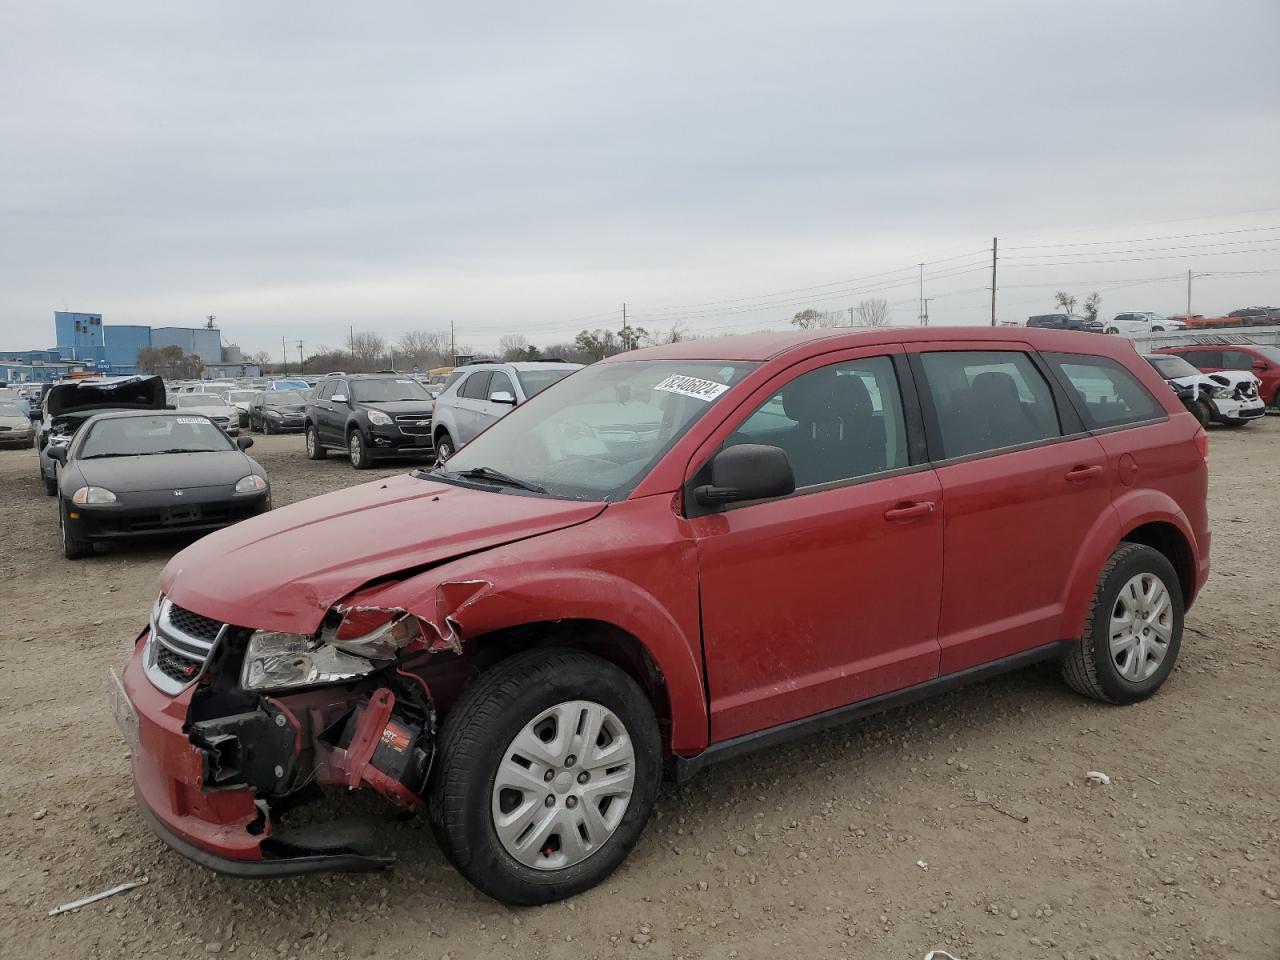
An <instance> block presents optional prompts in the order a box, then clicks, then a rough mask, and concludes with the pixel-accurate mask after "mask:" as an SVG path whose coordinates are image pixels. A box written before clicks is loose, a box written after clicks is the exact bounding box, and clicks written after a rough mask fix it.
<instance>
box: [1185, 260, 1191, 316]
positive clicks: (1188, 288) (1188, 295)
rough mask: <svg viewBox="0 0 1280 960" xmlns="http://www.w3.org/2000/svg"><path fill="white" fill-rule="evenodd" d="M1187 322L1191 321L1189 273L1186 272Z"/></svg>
mask: <svg viewBox="0 0 1280 960" xmlns="http://www.w3.org/2000/svg"><path fill="white" fill-rule="evenodd" d="M1186 319H1187V320H1190V319H1191V271H1190V270H1188V271H1187V316H1186Z"/></svg>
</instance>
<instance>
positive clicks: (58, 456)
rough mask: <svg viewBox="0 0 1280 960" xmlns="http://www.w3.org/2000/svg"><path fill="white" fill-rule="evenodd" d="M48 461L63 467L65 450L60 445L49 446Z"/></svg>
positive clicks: (65, 457) (65, 456)
mask: <svg viewBox="0 0 1280 960" xmlns="http://www.w3.org/2000/svg"><path fill="white" fill-rule="evenodd" d="M49 459H50V460H57V461H58V462H59V463H61V464H62V465H63V466H65V465H66V463H67V448H66V447H65V446H63V445H62V444H52V443H51V444H49Z"/></svg>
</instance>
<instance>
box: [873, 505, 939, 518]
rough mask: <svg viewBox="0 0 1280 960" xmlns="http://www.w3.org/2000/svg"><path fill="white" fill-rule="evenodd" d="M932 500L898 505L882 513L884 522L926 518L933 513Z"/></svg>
mask: <svg viewBox="0 0 1280 960" xmlns="http://www.w3.org/2000/svg"><path fill="white" fill-rule="evenodd" d="M933 507H934V503H933V501H932V500H916V501H914V502H912V503H900V504H898V505H897V506H896V507H891V508H890V509H888V510H886V511H885V512H884V518H885V519H886V520H914V519H915V518H916V517H927V516H929V514H931V513H933Z"/></svg>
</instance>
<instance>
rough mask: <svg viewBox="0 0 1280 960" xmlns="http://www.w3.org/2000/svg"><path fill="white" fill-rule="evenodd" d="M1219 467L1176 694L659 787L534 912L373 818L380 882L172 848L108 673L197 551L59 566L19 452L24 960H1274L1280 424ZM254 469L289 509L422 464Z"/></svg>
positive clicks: (12, 593) (3, 780)
mask: <svg viewBox="0 0 1280 960" xmlns="http://www.w3.org/2000/svg"><path fill="white" fill-rule="evenodd" d="M1211 444H1212V452H1211V461H1212V470H1213V482H1212V488H1211V500H1212V504H1211V506H1212V513H1213V521H1214V545H1213V547H1214V567H1215V571H1214V576H1213V578H1212V580H1211V582H1210V584H1209V587H1208V588H1207V589H1206V591H1205V592H1204V594H1203V596H1202V597H1201V599H1200V601H1199V603H1198V604H1197V605H1196V607H1195V609H1194V610H1193V611H1192V613H1191V615H1190V616H1189V618H1188V621H1187V636H1186V638H1185V640H1184V644H1183V648H1182V658H1181V662H1180V664H1179V666H1178V669H1177V671H1176V672H1175V673H1174V674H1173V676H1172V678H1171V679H1170V681H1169V683H1168V684H1167V685H1166V687H1165V689H1164V691H1163V692H1162V693H1161V694H1160V695H1159V696H1157V697H1156V698H1154V699H1153V700H1151V701H1148V702H1147V703H1144V704H1141V705H1139V706H1136V707H1129V708H1114V707H1113V708H1108V707H1103V706H1099V705H1097V704H1094V703H1091V702H1086V701H1084V700H1081V699H1080V698H1079V697H1077V696H1075V695H1074V694H1072V693H1071V692H1070V691H1068V690H1067V689H1066V688H1065V687H1064V686H1062V685H1061V684H1060V683H1059V682H1058V680H1057V678H1056V676H1055V674H1054V672H1053V671H1052V670H1049V669H1032V670H1028V671H1024V672H1021V673H1018V674H1015V675H1012V676H1008V677H1005V678H1002V679H999V680H996V681H994V682H990V683H985V684H981V685H977V686H974V687H970V688H967V689H965V690H962V691H959V692H956V693H953V694H950V695H948V696H945V697H943V698H941V699H939V700H935V701H931V702H926V703H922V704H917V705H915V706H912V707H909V708H904V709H900V710H896V711H893V712H891V713H888V714H886V715H883V716H881V717H879V718H877V719H874V720H871V721H869V722H864V723H861V724H858V725H855V726H852V727H849V728H845V729H844V730H841V731H836V732H835V733H831V734H826V735H822V736H818V737H814V738H811V739H808V740H804V741H801V742H799V743H796V744H795V745H792V746H790V747H786V748H782V749H775V750H771V751H768V752H765V753H762V754H758V755H756V756H754V757H751V758H749V759H746V760H743V761H740V762H735V763H732V764H728V765H725V766H722V767H715V768H712V769H710V770H709V771H708V772H707V773H705V774H704V775H703V776H701V777H700V778H699V779H696V780H695V781H694V782H693V783H692V784H690V785H689V786H688V787H685V788H681V789H677V788H676V787H674V786H667V787H666V788H665V789H664V791H663V793H662V796H661V798H660V800H659V812H658V815H657V819H656V820H655V821H654V822H653V823H651V824H650V828H649V831H648V833H647V834H646V835H645V837H644V839H643V840H642V841H641V844H640V846H639V848H638V849H637V850H636V852H635V853H634V855H633V856H632V857H631V859H630V860H629V861H628V862H627V863H626V864H625V865H624V866H623V868H622V869H621V870H620V871H619V872H618V873H617V874H616V875H615V876H614V878H613V879H612V880H611V881H610V882H608V883H606V884H605V885H604V886H602V887H599V888H597V889H595V890H593V891H591V892H589V893H588V894H586V895H584V896H581V897H578V898H577V899H575V900H572V901H569V902H567V903H561V904H557V905H552V906H548V907H542V908H537V909H523V910H513V909H508V908H506V907H503V906H501V905H499V904H496V903H494V902H492V901H489V900H487V899H485V898H483V897H482V896H480V895H479V894H477V893H475V892H474V891H473V890H472V889H471V888H470V887H469V886H468V885H467V884H466V883H464V882H463V881H462V880H461V879H460V878H459V877H458V876H457V875H456V874H455V873H454V872H453V871H452V870H451V869H450V868H449V867H448V866H447V865H446V864H445V863H444V861H443V859H442V857H441V855H440V853H439V851H438V850H437V848H436V846H435V844H434V842H433V840H432V839H431V836H430V831H429V830H428V828H427V827H426V825H425V824H424V823H423V822H420V821H407V822H406V821H400V820H397V819H396V818H394V817H393V816H392V815H391V814H390V813H389V812H388V811H387V810H386V809H384V808H383V807H382V806H380V805H378V804H377V803H376V802H373V801H370V802H369V803H368V805H367V809H368V810H369V811H370V813H371V815H372V816H374V817H375V818H376V819H377V820H378V822H379V824H380V826H379V830H380V831H381V833H382V834H383V835H384V836H385V839H386V841H387V842H388V844H390V845H392V846H393V847H394V848H395V849H396V850H397V851H398V852H399V854H400V856H401V864H400V866H398V867H397V868H396V869H395V870H394V872H391V873H387V874H384V875H376V876H367V875H366V876H355V877H352V876H321V877H303V878H299V879H292V880H280V881H267V882H262V881H257V882H246V881H237V880H231V879H227V878H223V877H220V876H216V875H214V874H212V873H209V872H207V871H205V870H203V869H200V868H198V867H195V866H193V865H191V864H189V863H187V862H186V861H184V860H183V859H181V858H180V857H179V856H178V855H176V854H174V853H172V852H170V851H169V850H168V849H167V848H165V847H164V846H163V845H162V844H161V842H160V841H159V840H157V839H156V838H155V837H153V836H152V835H151V833H150V832H149V831H148V829H147V828H146V826H145V825H144V824H143V823H142V821H141V820H140V819H139V818H138V816H137V815H136V813H135V812H134V810H133V803H132V798H131V793H130V780H129V773H128V764H127V756H126V752H125V748H124V745H123V742H122V740H121V738H120V736H119V734H118V733H117V732H116V730H115V727H114V726H113V724H112V720H111V717H110V714H109V712H108V709H107V703H106V697H105V691H106V686H105V682H104V678H105V676H106V672H107V668H108V667H111V666H116V667H118V666H119V665H120V664H122V663H123V661H124V660H125V659H126V657H127V655H128V652H129V649H130V642H131V640H132V638H133V637H134V636H135V635H136V634H137V632H138V629H139V627H140V626H141V624H142V623H143V619H144V615H145V612H146V610H147V609H148V605H149V604H150V603H151V602H152V600H153V599H154V597H155V593H156V589H157V587H156V582H157V576H158V574H159V572H160V569H161V567H162V566H163V564H164V562H165V560H166V559H167V558H168V556H169V555H171V554H172V552H174V550H176V549H177V546H178V545H175V544H164V545H151V546H144V547H141V548H137V549H133V550H127V551H126V550H116V551H113V552H111V553H110V554H105V555H100V556H98V557H97V558H95V559H93V560H88V561H79V562H74V563H72V562H68V561H65V560H63V559H62V556H61V553H60V550H59V548H58V542H57V540H58V538H57V530H56V520H55V513H54V504H53V500H51V499H48V498H46V497H45V496H44V495H43V493H42V491H41V488H40V485H39V483H38V481H37V479H36V467H35V460H34V454H33V453H32V452H31V451H29V450H24V451H5V452H0V491H3V497H2V498H0V529H3V531H4V538H3V551H2V556H0V582H3V583H4V585H5V586H4V591H3V594H4V597H5V600H6V603H5V606H4V616H3V618H2V619H0V667H2V668H3V669H0V743H3V744H4V747H3V749H2V750H0V818H2V819H0V826H2V829H0V836H3V838H4V839H3V842H2V843H0V956H5V957H49V956H53V957H60V958H61V957H69V958H73V957H134V956H137V955H140V954H157V955H163V956H166V957H195V956H207V955H209V954H217V953H235V954H237V955H247V956H248V957H250V958H268V957H270V958H278V960H286V958H290V957H365V956H378V957H400V956H403V957H414V958H419V957H423V958H431V960H434V958H437V957H453V958H458V960H462V958H472V957H500V956H513V957H521V958H541V957H626V956H643V955H646V954H649V955H656V956H662V957H670V956H683V957H688V958H695V957H697V958H729V957H743V958H748V957H791V956H794V957H806V958H825V957H841V956H848V957H868V958H920V957H922V956H923V955H924V952H925V951H926V950H927V949H929V948H933V947H942V948H946V949H949V950H950V951H951V952H952V953H953V954H955V955H956V956H958V957H961V958H963V960H995V958H999V957H1003V958H1033V957H1054V958H1078V960H1084V958H1091V957H1098V958H1108V960H1112V958H1114V960H1119V958H1130V957H1157V958H1169V960H1174V958H1179V960H1182V958H1190V957H1222V958H1227V957H1230V958H1258V960H1276V958H1277V957H1280V893H1278V892H1277V890H1278V889H1280V863H1278V862H1277V858H1278V857H1280V849H1278V848H1277V847H1278V844H1277V834H1278V832H1280V816H1278V815H1280V799H1278V798H1277V794H1278V792H1280V743H1277V735H1278V734H1280V711H1277V709H1276V704H1277V694H1278V693H1280V687H1278V685H1277V675H1278V674H1280V659H1278V658H1277V652H1278V650H1280V642H1278V631H1277V628H1276V623H1277V621H1278V620H1280V591H1278V590H1277V586H1278V584H1277V577H1276V573H1275V570H1276V562H1277V560H1276V558H1277V555H1278V554H1280V551H1278V550H1277V547H1278V546H1280V537H1277V534H1276V523H1277V517H1280V483H1278V482H1277V481H1278V473H1277V465H1280V419H1275V418H1269V419H1268V420H1267V421H1265V422H1263V423H1256V424H1253V425H1251V426H1249V427H1248V428H1246V429H1243V430H1239V431H1234V432H1228V431H1223V430H1215V431H1214V432H1213V434H1212V438H1211ZM253 453H254V454H255V455H256V456H258V458H259V459H260V461H261V462H262V464H263V465H264V466H265V467H266V468H267V469H268V471H269V472H270V474H271V477H272V480H273V482H274V484H275V489H276V498H277V502H278V503H288V502H290V501H293V500H297V499H300V498H303V497H307V496H312V495H315V494H318V493H321V492H324V491H326V490H332V489H336V488H339V487H343V486H347V485H351V484H354V483H356V482H358V481H363V480H366V479H374V478H376V477H378V476H381V475H385V474H390V473H395V472H398V471H400V470H403V469H405V467H404V466H403V465H396V466H389V467H388V468H387V469H386V470H383V471H380V472H372V473H369V474H356V473H355V472H354V471H352V470H351V469H350V467H349V466H347V465H346V463H344V462H342V461H338V460H333V461H330V462H328V463H311V462H308V461H307V460H306V458H305V457H304V455H303V452H302V441H301V439H300V438H298V437H270V438H266V439H262V438H259V439H258V444H257V446H255V447H254V450H253ZM1089 770H1101V771H1105V772H1106V773H1108V774H1110V776H1111V778H1112V784H1111V785H1110V786H1089V785H1087V784H1086V783H1085V776H1084V775H1085V772H1086V771H1089ZM355 802H361V803H363V801H355ZM1024 819H1025V822H1024ZM926 865H927V866H926ZM142 875H145V876H147V877H149V878H150V883H149V885H147V886H146V887H143V888H141V889H139V890H135V891H133V892H131V893H128V894H125V895H123V896H120V897H117V898H114V899H112V900H108V901H106V902H103V903H99V904H96V905H94V906H91V907H88V908H86V909H84V910H81V911H79V912H78V913H71V914H67V915H63V916H59V917H53V918H49V917H47V916H46V915H45V914H46V912H47V911H48V909H49V908H50V907H52V906H55V905H57V904H59V903H62V902H65V901H68V900H72V899H75V898H78V897H82V896H85V895H87V894H90V893H94V892H97V891H98V890H101V889H103V888H105V887H109V886H112V885H114V884H116V883H119V882H121V881H123V880H127V879H130V878H132V877H136V876H142Z"/></svg>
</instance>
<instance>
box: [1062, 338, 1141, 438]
mask: <svg viewBox="0 0 1280 960" xmlns="http://www.w3.org/2000/svg"><path fill="white" fill-rule="evenodd" d="M1045 359H1046V360H1048V361H1049V363H1050V365H1051V366H1053V367H1055V368H1056V369H1057V370H1058V371H1059V372H1060V373H1061V374H1062V381H1063V386H1065V387H1067V388H1068V389H1070V390H1072V391H1073V392H1074V393H1075V396H1076V399H1077V400H1078V401H1079V406H1080V412H1081V414H1082V416H1083V417H1084V422H1085V426H1087V427H1089V428H1090V429H1094V430H1097V429H1103V428H1106V427H1119V426H1124V425H1125V424H1130V423H1145V422H1147V421H1150V420H1157V419H1160V418H1161V417H1163V416H1164V415H1165V413H1164V408H1163V407H1161V406H1160V404H1159V403H1157V402H1156V398H1155V397H1153V396H1152V395H1151V394H1150V392H1149V391H1148V390H1147V388H1146V387H1144V386H1143V385H1142V384H1141V383H1140V382H1139V381H1138V378H1137V377H1135V376H1134V375H1133V374H1132V373H1130V372H1129V371H1128V370H1126V369H1125V368H1124V366H1123V365H1122V364H1119V363H1117V362H1116V361H1114V360H1111V359H1108V358H1107V357H1089V356H1080V355H1076V354H1067V353H1056V354H1055V353H1050V354H1045Z"/></svg>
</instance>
